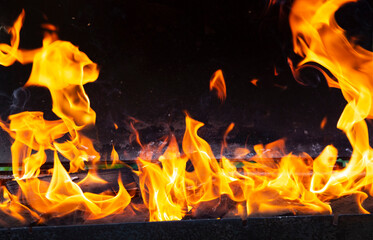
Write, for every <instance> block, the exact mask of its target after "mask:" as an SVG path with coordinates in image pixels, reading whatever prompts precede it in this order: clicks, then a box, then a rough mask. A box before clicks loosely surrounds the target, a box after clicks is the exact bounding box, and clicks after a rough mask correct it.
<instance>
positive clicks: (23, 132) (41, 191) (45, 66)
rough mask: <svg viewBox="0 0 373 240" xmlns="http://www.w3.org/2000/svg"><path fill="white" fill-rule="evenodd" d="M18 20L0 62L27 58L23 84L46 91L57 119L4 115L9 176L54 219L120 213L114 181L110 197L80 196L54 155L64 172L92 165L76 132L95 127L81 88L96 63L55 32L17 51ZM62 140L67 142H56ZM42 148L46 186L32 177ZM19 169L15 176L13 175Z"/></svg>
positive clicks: (123, 193) (90, 151)
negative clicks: (47, 167)
mask: <svg viewBox="0 0 373 240" xmlns="http://www.w3.org/2000/svg"><path fill="white" fill-rule="evenodd" d="M23 18H24V11H22V13H21V15H20V17H19V18H18V19H17V21H16V22H15V24H14V26H13V28H12V30H11V31H10V33H11V34H12V40H11V46H9V45H6V44H2V45H1V50H2V51H3V52H6V53H7V54H3V55H1V56H0V57H1V58H0V60H1V63H3V64H4V65H5V66H7V65H10V64H11V63H12V62H14V61H15V60H18V61H20V62H21V63H25V62H24V61H23V60H24V59H32V62H33V67H32V72H31V75H30V78H29V80H28V81H27V83H26V86H31V85H36V86H42V87H46V88H48V89H49V91H50V93H51V96H52V100H53V109H52V110H53V112H54V113H55V114H56V115H57V116H58V117H59V118H60V119H59V120H54V121H48V120H45V119H44V118H43V113H42V112H22V113H19V114H15V115H12V116H10V117H9V120H10V124H6V123H1V126H2V127H3V129H5V130H6V131H8V132H9V134H10V135H11V136H12V137H13V138H14V139H15V140H14V143H13V145H12V148H11V150H12V158H13V160H12V163H13V175H14V177H15V179H16V181H17V183H18V185H19V186H20V189H21V192H22V194H23V195H24V197H25V199H26V201H27V202H28V204H29V205H30V206H31V207H32V209H33V210H35V211H37V212H38V213H41V214H50V215H52V216H54V217H56V216H63V215H66V214H69V213H71V212H73V211H76V210H82V211H84V212H85V214H86V215H87V216H86V217H87V219H96V218H102V217H105V216H107V215H110V214H113V213H116V212H118V211H120V210H123V209H124V208H125V207H126V206H127V205H128V204H129V203H130V200H131V197H130V195H129V194H128V192H127V190H126V189H125V188H124V186H123V184H122V181H121V179H120V178H119V180H118V184H119V191H118V193H117V194H116V195H115V196H112V195H111V194H104V193H102V194H93V193H89V192H87V193H84V192H83V191H82V190H81V188H80V187H79V185H78V184H76V183H74V182H73V181H72V179H71V178H70V176H69V174H68V173H67V171H66V169H65V168H64V167H63V166H62V164H61V162H60V160H59V154H61V155H63V156H64V157H65V158H67V159H69V160H70V172H75V171H77V170H79V169H84V162H86V161H91V162H93V163H95V162H97V161H98V160H99V158H100V155H99V154H98V153H97V152H96V151H95V149H94V147H93V143H92V141H91V140H90V139H89V138H87V137H86V136H84V135H83V134H82V133H81V131H82V130H83V129H87V128H89V127H91V126H93V125H94V124H95V119H96V114H95V112H94V111H93V110H92V109H91V108H90V104H89V99H88V96H87V95H86V93H85V91H84V88H83V85H84V84H86V83H88V82H93V81H95V80H96V79H97V77H98V69H97V65H96V64H95V63H93V62H92V61H91V60H90V59H89V58H88V57H87V55H86V54H84V53H83V52H81V51H79V49H78V48H77V47H75V46H74V45H72V44H71V43H70V42H66V41H60V40H58V38H57V36H56V34H55V33H52V34H46V35H45V38H44V40H43V47H42V48H40V49H36V50H34V51H24V50H20V49H18V46H19V31H20V29H21V26H22V21H23ZM49 28H50V27H49ZM51 29H52V30H53V29H54V28H51ZM64 136H68V138H69V140H67V141H57V140H59V139H60V138H62V137H64ZM46 150H52V151H54V167H53V169H52V173H53V174H52V179H51V182H50V183H48V182H45V181H42V180H39V179H38V178H35V177H37V176H38V175H39V173H40V167H41V166H42V165H43V164H44V163H45V161H46V159H47V157H46V154H45V151H46ZM20 164H21V165H20ZM20 167H21V169H22V172H21V173H20V172H18V169H20ZM90 174H94V173H90Z"/></svg>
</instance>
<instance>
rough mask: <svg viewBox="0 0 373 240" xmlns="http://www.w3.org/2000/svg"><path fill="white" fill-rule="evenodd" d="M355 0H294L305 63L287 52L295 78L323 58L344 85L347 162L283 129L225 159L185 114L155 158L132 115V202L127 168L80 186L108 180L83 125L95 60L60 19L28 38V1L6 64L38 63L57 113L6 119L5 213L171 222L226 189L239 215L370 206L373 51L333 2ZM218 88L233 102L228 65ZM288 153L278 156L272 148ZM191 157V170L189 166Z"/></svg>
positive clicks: (215, 82) (34, 80) (32, 81)
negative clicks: (299, 147)
mask: <svg viewBox="0 0 373 240" xmlns="http://www.w3.org/2000/svg"><path fill="white" fill-rule="evenodd" d="M347 2H351V0H330V1H326V2H325V1H322V0H317V1H314V0H297V1H295V2H294V4H293V6H292V11H291V13H290V19H289V20H290V26H291V29H292V33H293V46H294V52H295V53H296V54H298V55H299V56H301V57H302V58H303V60H302V61H301V62H300V63H298V64H297V65H295V64H293V63H292V62H291V61H290V60H289V65H290V67H291V68H292V71H293V74H294V77H295V78H296V79H297V77H298V71H299V70H300V69H302V68H304V67H308V66H313V65H312V64H310V63H318V64H319V65H321V66H322V67H323V68H325V69H327V70H328V73H326V72H325V71H323V68H320V67H318V69H319V70H320V71H321V72H322V73H323V74H324V76H325V78H326V79H327V82H328V84H329V86H330V87H336V88H340V89H341V91H342V93H343V96H344V97H345V98H346V100H347V101H348V104H347V105H346V107H345V109H344V111H343V113H342V115H341V117H340V119H339V121H338V124H337V128H339V129H341V130H343V131H344V132H345V134H346V135H347V137H348V139H349V141H350V143H351V145H352V147H353V152H352V155H351V158H350V161H349V163H348V164H347V166H346V167H345V168H336V167H335V164H336V161H337V156H338V152H337V149H336V148H335V147H333V146H332V145H329V146H327V147H326V148H325V149H324V150H323V151H322V153H321V154H320V155H319V156H318V157H317V158H315V159H312V158H311V157H309V156H308V155H307V154H306V153H304V154H302V155H300V156H296V155H294V154H288V155H285V154H283V149H284V141H283V140H278V141H276V142H274V143H271V144H267V145H265V146H263V145H261V144H258V145H256V146H254V150H255V153H256V155H255V156H254V157H252V158H250V159H247V160H235V161H231V160H230V159H227V158H226V157H224V156H222V157H221V159H219V160H217V159H216V157H215V155H214V153H213V151H212V150H211V147H210V145H209V144H208V143H207V142H206V141H205V140H204V139H202V138H201V137H199V136H198V134H197V132H198V130H199V129H200V128H201V127H203V125H204V124H203V123H201V122H199V121H196V120H194V119H193V118H192V117H191V116H190V115H189V114H188V113H186V117H185V125H186V130H185V133H184V138H183V140H182V150H180V149H179V146H178V144H177V141H176V139H175V137H174V136H173V135H171V136H168V137H167V138H166V139H167V141H165V142H167V146H166V144H163V145H161V148H160V149H157V151H158V152H162V154H161V156H160V157H159V158H158V159H151V157H149V156H152V155H153V152H154V151H155V150H154V149H153V148H152V147H150V146H146V145H144V144H142V143H141V142H140V138H139V134H138V133H137V132H136V130H135V128H134V127H133V125H132V127H133V130H134V133H135V134H134V139H136V141H137V142H138V143H139V145H140V146H141V147H142V151H141V153H140V154H139V156H138V158H137V160H136V163H137V166H138V169H137V170H132V171H133V172H134V173H135V174H136V175H137V176H138V179H139V181H138V185H139V194H140V195H141V198H142V203H141V204H139V203H135V202H133V198H134V195H135V194H134V193H133V192H132V191H131V186H128V185H125V184H123V182H122V179H121V177H120V176H119V177H118V185H119V189H118V191H117V192H116V193H113V192H112V191H105V192H102V193H93V192H85V191H83V190H82V186H84V185H90V184H93V185H104V184H106V183H107V182H106V181H105V180H104V179H101V178H100V177H99V175H98V174H97V164H98V163H99V162H100V154H99V153H98V152H97V151H96V150H95V149H94V147H93V143H92V141H91V139H89V138H88V137H87V136H85V135H84V131H85V130H87V129H89V128H92V127H93V126H94V124H95V121H96V113H95V112H94V110H93V109H91V107H90V102H89V98H88V96H87V94H86V92H85V90H84V87H83V85H84V84H86V83H89V82H94V81H95V80H96V79H97V78H98V75H99V71H98V67H97V65H96V64H95V63H93V62H92V61H91V60H90V59H89V58H88V56H87V55H86V54H85V53H83V52H81V51H79V49H78V48H77V47H76V46H74V45H72V44H71V43H70V42H66V41H61V40H59V39H58V36H57V34H56V33H55V30H56V29H55V27H54V26H51V25H46V26H43V27H44V28H45V29H46V33H45V37H44V41H43V46H42V48H40V49H35V50H21V49H19V48H18V47H19V42H20V34H19V33H20V30H21V28H22V23H23V20H24V18H25V13H24V12H22V13H21V14H20V16H19V17H18V19H17V20H16V22H15V23H14V25H13V27H12V28H11V29H10V30H9V33H10V35H11V41H10V45H8V44H0V64H2V65H3V66H10V65H12V64H13V63H14V62H16V61H18V62H20V63H22V64H26V63H32V64H33V67H32V72H31V75H30V78H29V80H28V81H27V83H26V85H25V86H42V87H46V88H48V89H49V91H50V93H51V97H52V101H53V108H52V110H53V112H54V113H55V114H56V115H57V116H58V117H59V120H45V119H44V117H43V113H42V112H22V113H18V114H15V115H11V116H10V117H9V119H8V120H9V121H8V122H1V123H0V126H1V127H2V128H3V129H4V130H5V131H7V132H8V133H9V135H10V136H11V137H12V138H13V139H14V140H13V145H12V147H11V151H12V169H13V176H14V180H15V181H16V182H17V184H18V185H19V193H18V194H17V195H14V194H11V193H10V192H9V191H8V190H7V189H6V188H5V187H4V186H2V187H1V188H2V195H3V196H2V199H3V201H2V203H1V204H0V210H1V212H4V213H5V214H7V215H9V216H11V217H13V218H15V219H17V220H18V221H20V222H22V223H24V224H26V223H27V221H28V220H27V219H29V218H30V217H28V218H26V217H25V213H27V215H28V216H31V217H32V218H33V219H34V220H35V219H36V221H38V222H43V221H46V220H47V219H50V218H57V217H62V216H65V215H67V214H71V213H73V212H75V211H80V212H83V213H84V218H85V219H86V220H95V219H102V218H105V217H108V216H113V215H119V216H124V217H126V216H129V215H131V216H132V215H133V214H136V212H138V211H141V209H146V211H147V212H148V219H149V221H166V220H181V219H183V218H184V217H185V216H187V215H196V214H197V212H199V211H203V210H204V209H211V208H212V209H216V208H218V206H219V205H220V204H221V203H222V199H223V198H228V199H229V201H228V202H229V204H230V205H232V206H231V207H229V211H230V212H231V215H236V216H240V217H242V218H245V217H247V216H252V215H255V214H281V213H282V212H289V211H290V212H293V213H294V214H331V213H332V209H331V206H330V201H331V200H333V199H337V198H340V197H342V196H347V195H352V194H354V195H356V196H357V201H356V204H357V205H358V206H359V209H360V212H361V213H369V212H368V211H367V210H366V209H364V207H363V206H362V203H363V201H364V200H365V199H366V198H367V197H368V195H371V196H373V150H372V148H371V147H370V145H369V136H368V128H367V124H366V121H365V120H366V119H369V118H372V116H373V109H372V106H371V105H372V95H371V94H372V92H373V77H372V75H371V71H372V69H373V60H372V59H373V53H372V52H370V51H368V50H365V49H363V48H361V47H359V46H355V45H352V44H351V43H350V42H349V41H348V40H347V39H346V37H345V35H344V31H343V30H342V29H341V28H340V27H339V26H338V25H337V23H336V21H335V19H334V13H335V12H336V11H337V10H338V8H339V7H340V6H341V5H343V4H345V3H347ZM330 74H331V75H330ZM256 82H257V80H256V81H255V82H252V83H253V84H256ZM210 90H214V91H216V93H217V97H218V98H219V99H220V100H221V101H222V102H224V100H225V98H226V95H227V93H226V86H225V81H224V78H223V74H222V71H221V70H218V71H217V72H215V74H214V75H213V76H212V78H211V80H210ZM222 104H223V103H222ZM325 121H326V120H325ZM324 125H325V123H324ZM233 128H234V124H233V123H232V124H230V125H229V127H228V129H227V130H226V133H225V135H224V140H223V144H222V151H221V153H223V152H224V148H226V146H227V144H226V140H225V139H226V137H227V135H228V134H229V132H230V131H231V130H232V129H233ZM66 138H68V140H64V141H61V139H66ZM47 150H48V151H53V152H54V156H53V160H54V165H53V168H52V169H49V173H50V175H51V179H50V181H44V180H41V179H40V178H38V176H39V175H40V172H41V167H42V165H43V164H44V163H45V162H46V160H47V154H46V151H47ZM235 152H236V153H237V156H245V155H246V154H247V153H248V152H249V150H248V149H245V148H239V149H236V151H235ZM279 155H281V156H282V157H281V159H277V158H275V156H279ZM60 156H63V157H64V158H66V159H68V160H69V161H70V168H69V172H70V173H74V172H79V171H81V170H84V169H85V167H86V164H87V163H89V164H90V166H91V167H92V169H90V171H89V172H88V174H87V176H86V177H85V178H84V179H83V180H81V181H80V182H75V181H73V179H72V178H71V176H70V175H69V173H68V172H67V170H66V169H65V168H64V166H63V165H62V163H61V161H60V159H59V158H60ZM111 158H112V161H113V165H114V164H116V163H120V161H119V159H118V154H117V153H116V152H115V150H114V149H113V152H112V155H111ZM189 161H190V162H191V164H192V165H193V170H192V171H189V170H188V171H187V164H188V162H189ZM109 167H110V166H109ZM134 184H135V183H134Z"/></svg>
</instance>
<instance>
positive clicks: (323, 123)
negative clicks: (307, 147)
mask: <svg viewBox="0 0 373 240" xmlns="http://www.w3.org/2000/svg"><path fill="white" fill-rule="evenodd" d="M327 122H328V118H327V117H324V118H323V119H322V121H321V123H320V129H324V128H325V125H326V123H327Z"/></svg>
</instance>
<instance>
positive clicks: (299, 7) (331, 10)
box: [290, 0, 373, 212]
mask: <svg viewBox="0 0 373 240" xmlns="http://www.w3.org/2000/svg"><path fill="white" fill-rule="evenodd" d="M348 2H354V1H352V0H331V1H321V0H317V1H310V0H298V1H296V2H295V3H294V5H293V7H292V11H291V14H290V26H291V29H292V32H293V44H294V51H295V53H297V54H299V55H300V56H303V57H304V59H303V60H302V61H301V62H300V63H299V64H298V69H299V68H302V67H306V66H307V65H308V63H310V62H316V63H318V64H320V65H321V66H323V67H324V68H326V69H327V70H328V71H329V72H330V73H331V74H332V75H333V76H334V78H332V77H330V76H329V75H328V74H326V73H325V72H324V76H325V77H326V79H327V82H328V84H329V86H330V87H337V88H340V89H341V91H342V93H343V96H344V97H345V98H346V100H347V102H348V104H347V106H346V107H345V109H344V111H343V113H342V115H341V117H340V118H339V121H338V123H337V127H338V128H339V129H341V130H343V131H344V132H345V133H346V135H347V137H348V139H349V141H350V143H351V145H352V147H353V153H352V156H351V159H350V161H349V164H348V165H347V167H346V168H345V169H343V170H341V171H337V172H335V173H333V174H327V175H325V174H324V176H320V175H319V174H315V175H314V176H313V178H312V187H311V190H312V191H313V192H315V193H324V194H325V192H327V193H328V194H327V196H328V197H327V198H330V197H339V196H343V195H347V194H352V193H357V194H360V195H362V196H363V197H362V198H361V200H363V199H365V198H366V197H367V195H366V193H365V192H364V191H363V190H366V191H368V192H369V193H370V195H372V193H373V185H372V183H373V172H372V167H373V159H372V148H371V147H370V145H369V137H368V128H367V124H366V122H365V119H367V118H372V117H373V109H372V91H373V74H372V69H373V53H372V52H370V51H368V50H366V49H363V48H362V47H360V46H358V45H354V44H351V43H350V42H349V41H348V39H347V38H346V36H345V32H344V30H343V29H341V28H340V27H339V26H338V24H337V22H336V20H335V18H334V14H335V12H336V11H337V10H338V8H339V7H340V6H342V5H343V4H345V3H348ZM319 69H320V68H319ZM320 70H321V71H323V70H322V69H320ZM325 159H326V160H325V161H320V160H317V159H316V161H315V163H314V164H315V165H314V169H323V170H327V172H331V169H330V167H329V169H328V168H326V169H325V167H323V166H325V165H329V166H330V165H331V164H334V163H335V159H330V156H329V157H326V158H325ZM328 159H329V160H328ZM328 175H329V177H328ZM361 175H365V177H363V178H362V177H361ZM316 183H319V184H318V187H315V185H316ZM361 203H362V201H360V202H359V204H361ZM361 210H362V212H366V210H364V209H363V208H362V207H361Z"/></svg>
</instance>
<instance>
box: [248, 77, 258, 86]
mask: <svg viewBox="0 0 373 240" xmlns="http://www.w3.org/2000/svg"><path fill="white" fill-rule="evenodd" d="M258 81H259V80H258V79H256V78H254V79H252V80H251V81H250V82H251V84H252V85H254V86H255V87H257V86H258Z"/></svg>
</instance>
